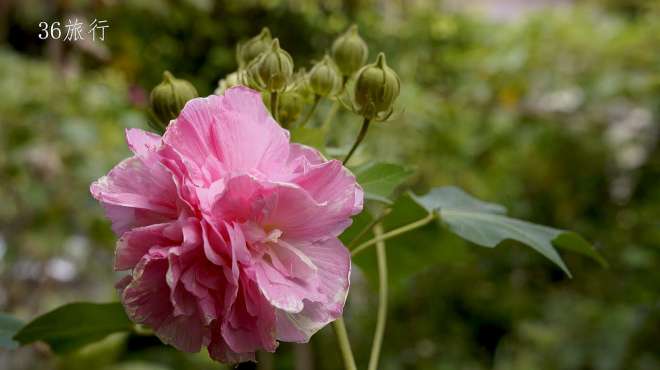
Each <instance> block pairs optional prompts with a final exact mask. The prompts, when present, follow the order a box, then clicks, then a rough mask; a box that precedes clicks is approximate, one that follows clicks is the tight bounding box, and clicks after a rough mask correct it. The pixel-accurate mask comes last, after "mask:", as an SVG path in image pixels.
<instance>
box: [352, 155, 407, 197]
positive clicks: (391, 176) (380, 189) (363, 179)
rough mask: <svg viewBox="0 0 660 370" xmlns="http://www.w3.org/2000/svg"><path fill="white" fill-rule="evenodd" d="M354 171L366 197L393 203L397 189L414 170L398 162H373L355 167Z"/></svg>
mask: <svg viewBox="0 0 660 370" xmlns="http://www.w3.org/2000/svg"><path fill="white" fill-rule="evenodd" d="M353 173H355V176H356V177H357V181H358V183H359V184H360V185H361V186H362V189H363V190H364V197H365V198H366V199H370V200H377V201H380V202H384V203H388V204H391V203H392V195H393V194H394V192H395V190H396V189H397V188H398V187H399V186H401V185H402V184H403V183H404V182H405V181H406V180H408V179H409V178H410V176H411V175H412V174H413V171H412V170H410V169H409V168H405V167H402V166H399V165H398V164H393V163H383V162H371V163H367V164H364V165H361V166H358V167H356V168H353Z"/></svg>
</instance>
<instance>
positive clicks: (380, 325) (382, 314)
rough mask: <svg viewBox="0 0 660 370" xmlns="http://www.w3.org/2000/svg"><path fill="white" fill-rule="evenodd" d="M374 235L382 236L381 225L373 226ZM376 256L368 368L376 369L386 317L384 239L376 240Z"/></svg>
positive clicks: (370, 369)
mask: <svg viewBox="0 0 660 370" xmlns="http://www.w3.org/2000/svg"><path fill="white" fill-rule="evenodd" d="M374 235H376V237H381V236H383V225H381V224H377V225H376V226H374ZM376 257H377V259H378V313H377V316H376V331H375V332H374V342H373V344H372V345H371V356H369V367H368V370H378V359H379V357H380V350H381V348H382V345H383V335H384V334H385V322H386V319H387V255H386V254H385V241H384V240H379V241H378V242H376Z"/></svg>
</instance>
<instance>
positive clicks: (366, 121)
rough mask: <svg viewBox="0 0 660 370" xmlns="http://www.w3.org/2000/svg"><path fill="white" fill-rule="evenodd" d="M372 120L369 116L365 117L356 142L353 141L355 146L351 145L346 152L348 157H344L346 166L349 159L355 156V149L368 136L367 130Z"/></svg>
mask: <svg viewBox="0 0 660 370" xmlns="http://www.w3.org/2000/svg"><path fill="white" fill-rule="evenodd" d="M370 122H371V120H370V119H369V118H365V119H364V121H363V122H362V128H361V129H360V133H359V134H358V136H357V139H355V143H353V146H352V147H351V150H349V151H348V154H346V158H344V161H343V162H344V166H345V165H346V163H348V160H349V159H351V156H353V153H355V149H357V147H358V146H359V145H360V143H361V142H362V140H364V137H365V136H367V130H369V123H370Z"/></svg>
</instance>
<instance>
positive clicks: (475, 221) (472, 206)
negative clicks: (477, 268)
mask: <svg viewBox="0 0 660 370" xmlns="http://www.w3.org/2000/svg"><path fill="white" fill-rule="evenodd" d="M411 196H412V198H413V199H414V200H415V201H416V202H417V203H419V204H420V205H421V206H422V207H424V208H425V209H426V210H427V211H429V212H437V213H438V214H439V216H440V218H441V220H442V221H443V223H444V224H445V225H447V226H448V228H449V229H450V230H451V231H452V232H454V233H455V234H457V235H458V236H460V237H462V238H464V239H466V240H468V241H471V242H473V243H475V244H478V245H481V246H484V247H490V248H493V247H496V246H497V245H499V244H500V243H501V242H503V241H505V240H509V239H510V240H516V241H518V242H521V243H523V244H526V245H528V246H529V247H531V248H532V249H534V250H536V251H537V252H539V253H541V254H542V255H543V256H545V257H546V258H548V259H549V260H551V261H552V262H554V263H555V264H556V265H558V266H559V267H560V268H561V269H562V270H564V272H565V273H566V274H567V275H568V276H571V273H570V271H569V270H568V268H567V267H566V264H565V263H564V261H563V260H562V259H561V257H560V256H559V253H557V250H556V249H555V246H557V247H562V248H565V249H569V250H572V251H576V252H580V253H582V254H585V255H588V256H591V257H594V258H596V260H598V261H599V262H601V263H602V261H603V260H602V257H600V255H598V253H597V252H596V251H595V250H594V249H593V247H592V246H591V245H590V244H589V243H587V242H586V241H585V240H584V239H583V238H581V237H579V236H577V234H575V233H572V232H568V231H564V230H559V229H554V228H551V227H547V226H542V225H536V224H532V223H530V222H526V221H521V220H517V219H514V218H510V217H506V216H505V215H504V213H505V210H506V209H505V208H504V207H502V206H500V205H497V204H493V203H487V202H483V201H481V200H479V199H476V198H474V197H472V196H470V195H469V194H466V193H465V192H463V191H462V190H460V189H458V188H455V187H441V188H435V189H432V190H431V191H430V192H429V193H428V194H426V195H423V196H416V195H414V194H411ZM596 256H597V257H596Z"/></svg>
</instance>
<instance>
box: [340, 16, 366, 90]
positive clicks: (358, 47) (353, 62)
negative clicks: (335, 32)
mask: <svg viewBox="0 0 660 370" xmlns="http://www.w3.org/2000/svg"><path fill="white" fill-rule="evenodd" d="M368 54H369V49H368V47H367V43H365V42H364V40H363V39H362V37H360V35H358V28H357V26H356V25H352V26H351V27H350V28H349V29H348V31H346V32H345V33H344V34H343V35H341V36H339V37H338V38H337V39H336V40H335V42H334V43H333V44H332V58H333V59H334V60H335V63H337V67H339V71H341V74H342V76H344V77H349V76H351V75H352V74H353V73H354V72H355V71H357V70H358V69H360V67H362V66H363V65H364V63H366V62H367V55H368Z"/></svg>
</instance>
